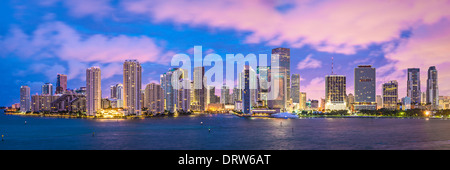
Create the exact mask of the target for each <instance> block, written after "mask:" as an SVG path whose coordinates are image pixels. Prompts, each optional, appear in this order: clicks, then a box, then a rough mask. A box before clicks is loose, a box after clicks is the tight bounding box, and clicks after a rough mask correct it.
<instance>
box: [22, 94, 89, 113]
mask: <svg viewBox="0 0 450 170" xmlns="http://www.w3.org/2000/svg"><path fill="white" fill-rule="evenodd" d="M58 98H59V96H51V95H38V94H36V95H33V96H31V110H32V111H33V112H50V111H51V103H52V102H53V101H55V100H56V99H58ZM83 111H84V110H83Z"/></svg>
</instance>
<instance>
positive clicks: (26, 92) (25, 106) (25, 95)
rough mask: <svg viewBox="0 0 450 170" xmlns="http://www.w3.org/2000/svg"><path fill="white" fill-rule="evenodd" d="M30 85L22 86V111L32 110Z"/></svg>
mask: <svg viewBox="0 0 450 170" xmlns="http://www.w3.org/2000/svg"><path fill="white" fill-rule="evenodd" d="M30 100H31V97H30V87H28V86H20V111H21V112H28V111H30V110H31V101H30Z"/></svg>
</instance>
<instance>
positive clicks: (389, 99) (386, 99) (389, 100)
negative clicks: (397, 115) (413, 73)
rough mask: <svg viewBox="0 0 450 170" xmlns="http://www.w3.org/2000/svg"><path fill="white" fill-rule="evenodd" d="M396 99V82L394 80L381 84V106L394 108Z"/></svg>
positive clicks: (395, 107)
mask: <svg viewBox="0 0 450 170" xmlns="http://www.w3.org/2000/svg"><path fill="white" fill-rule="evenodd" d="M397 101H398V83H397V81H396V80H393V81H389V82H387V83H384V84H383V108H386V109H391V110H395V109H397Z"/></svg>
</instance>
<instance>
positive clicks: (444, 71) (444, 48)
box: [385, 20, 450, 96]
mask: <svg viewBox="0 0 450 170" xmlns="http://www.w3.org/2000/svg"><path fill="white" fill-rule="evenodd" d="M449 47H450V21H449V20H442V21H441V22H438V23H435V24H432V25H424V26H420V27H417V28H416V29H414V30H413V35H412V36H411V37H410V38H408V39H403V40H401V42H400V44H399V45H398V46H397V47H390V48H389V50H388V51H387V54H386V55H385V57H386V58H387V59H388V60H390V61H391V62H392V63H391V64H389V66H386V67H387V68H389V69H386V72H387V71H389V74H388V75H387V76H386V77H385V79H386V80H387V79H393V80H397V81H399V86H400V87H401V88H403V87H405V88H406V69H407V68H412V67H414V68H420V72H421V73H420V74H421V77H420V79H421V85H422V87H421V89H423V90H422V91H424V90H425V88H426V79H427V71H428V67H430V66H436V68H437V70H438V79H439V81H438V84H439V91H440V95H450V82H449V81H448V80H450V68H449V67H448V65H449V64H450V56H449V54H450V48H449ZM399 93H400V94H401V95H402V96H404V95H406V94H405V93H406V89H401V90H400V91H399Z"/></svg>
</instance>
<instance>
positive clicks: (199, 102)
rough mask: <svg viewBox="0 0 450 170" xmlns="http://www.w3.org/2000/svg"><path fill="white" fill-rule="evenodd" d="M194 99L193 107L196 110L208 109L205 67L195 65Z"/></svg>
mask: <svg viewBox="0 0 450 170" xmlns="http://www.w3.org/2000/svg"><path fill="white" fill-rule="evenodd" d="M193 77H194V101H193V106H194V107H191V108H192V110H194V111H205V110H206V104H207V103H206V102H207V100H206V94H207V92H206V82H207V81H206V77H205V67H195V68H194V76H193Z"/></svg>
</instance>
